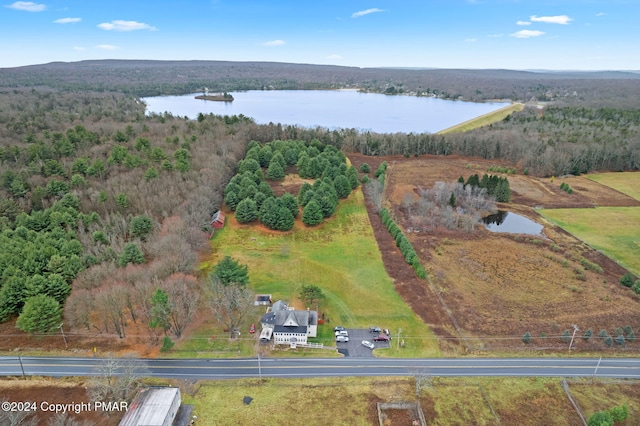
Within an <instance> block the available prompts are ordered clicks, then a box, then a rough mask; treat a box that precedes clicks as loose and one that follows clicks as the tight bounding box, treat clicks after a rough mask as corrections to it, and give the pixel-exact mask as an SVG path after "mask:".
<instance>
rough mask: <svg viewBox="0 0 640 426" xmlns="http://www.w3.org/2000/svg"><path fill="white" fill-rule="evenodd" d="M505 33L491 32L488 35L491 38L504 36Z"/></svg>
mask: <svg viewBox="0 0 640 426" xmlns="http://www.w3.org/2000/svg"><path fill="white" fill-rule="evenodd" d="M503 36H504V34H489V35H488V36H487V37H489V38H498V37H503Z"/></svg>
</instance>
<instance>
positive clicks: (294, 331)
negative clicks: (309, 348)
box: [260, 301, 318, 346]
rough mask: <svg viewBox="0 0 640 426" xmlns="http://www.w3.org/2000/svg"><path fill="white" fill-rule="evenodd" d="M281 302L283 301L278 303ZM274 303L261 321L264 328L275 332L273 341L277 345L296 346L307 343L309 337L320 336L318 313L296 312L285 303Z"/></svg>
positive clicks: (309, 311) (308, 311)
mask: <svg viewBox="0 0 640 426" xmlns="http://www.w3.org/2000/svg"><path fill="white" fill-rule="evenodd" d="M278 302H281V301H278ZM278 302H276V303H274V307H275V308H276V309H275V310H273V309H271V310H269V311H268V312H267V313H266V314H264V315H263V316H262V318H261V320H260V323H261V325H262V327H263V328H270V329H272V330H273V339H274V342H275V344H277V345H292V346H294V345H296V344H305V343H307V338H308V337H316V336H317V335H318V312H317V311H311V310H308V309H307V310H306V311H296V310H294V309H288V308H287V305H286V304H284V303H282V302H281V303H278Z"/></svg>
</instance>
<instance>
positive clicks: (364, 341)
mask: <svg viewBox="0 0 640 426" xmlns="http://www.w3.org/2000/svg"><path fill="white" fill-rule="evenodd" d="M362 346H366V347H367V348H369V349H373V348H375V346H374V344H373V343H371V342H370V341H368V340H363V341H362Z"/></svg>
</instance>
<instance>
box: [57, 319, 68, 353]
mask: <svg viewBox="0 0 640 426" xmlns="http://www.w3.org/2000/svg"><path fill="white" fill-rule="evenodd" d="M63 324H64V323H61V324H60V325H59V326H58V328H59V329H60V333H62V340H64V348H65V349H67V337H66V336H65V335H64V330H63V329H62V325H63Z"/></svg>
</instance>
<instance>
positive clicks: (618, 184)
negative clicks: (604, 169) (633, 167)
mask: <svg viewBox="0 0 640 426" xmlns="http://www.w3.org/2000/svg"><path fill="white" fill-rule="evenodd" d="M587 178H589V179H591V180H592V181H594V182H598V183H601V184H603V185H606V186H608V187H609V188H613V189H615V190H616V191H620V192H622V193H623V194H627V195H628V196H630V197H633V198H635V199H636V200H640V185H638V182H640V173H638V172H620V173H598V174H595V175H588V176H587Z"/></svg>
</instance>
